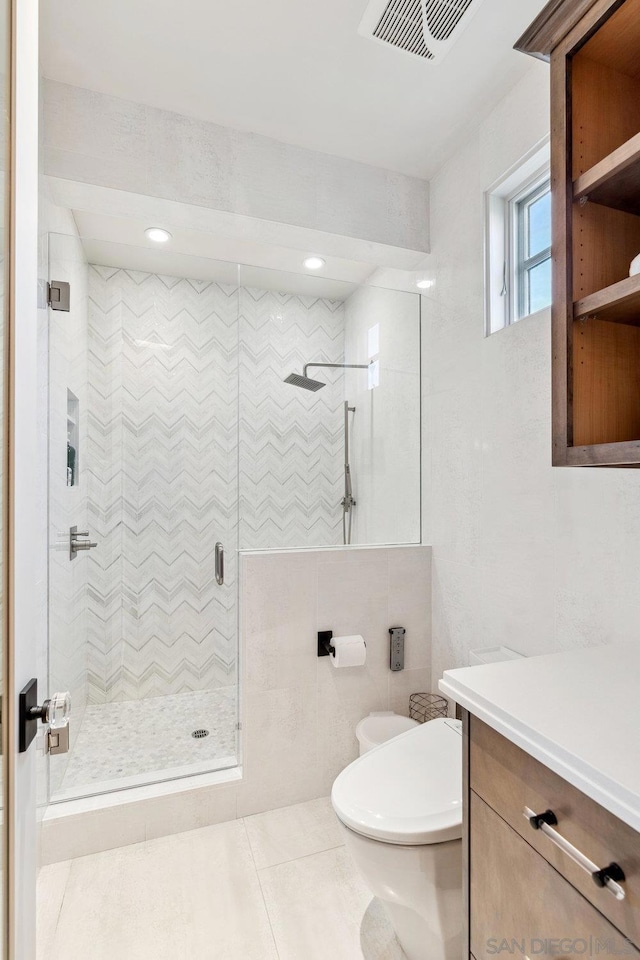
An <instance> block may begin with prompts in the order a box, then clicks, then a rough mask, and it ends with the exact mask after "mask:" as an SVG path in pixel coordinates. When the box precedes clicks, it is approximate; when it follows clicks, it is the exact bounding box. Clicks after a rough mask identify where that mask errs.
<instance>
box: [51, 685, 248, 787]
mask: <svg viewBox="0 0 640 960" xmlns="http://www.w3.org/2000/svg"><path fill="white" fill-rule="evenodd" d="M237 719H238V717H237V691H236V688H235V687H234V686H229V687H220V688H218V689H216V690H205V691H202V692H196V693H179V694H174V695H172V696H166V697H151V698H148V699H146V700H125V701H118V702H114V703H100V704H94V705H91V706H89V707H87V708H86V709H85V711H84V715H83V718H82V725H81V727H80V731H79V733H78V737H77V740H76V742H75V744H74V746H73V748H72V750H71V752H70V753H69V755H68V756H59V757H52V758H51V760H52V763H51V786H52V797H53V799H54V800H69V799H74V798H75V797H82V796H88V795H90V794H95V793H104V792H108V791H110V790H114V789H117V788H118V787H120V786H131V785H133V784H138V783H150V782H153V781H154V780H158V779H166V777H167V776H168V775H169V776H176V775H177V774H176V771H178V772H179V773H180V775H182V774H183V773H187V772H189V770H190V769H192V768H193V769H195V770H219V769H224V768H226V767H229V766H233V765H234V764H235V762H236V723H237ZM199 728H204V729H205V730H209V736H207V737H203V738H202V739H195V738H194V737H192V736H191V734H192V732H193V731H194V730H197V729H199Z"/></svg>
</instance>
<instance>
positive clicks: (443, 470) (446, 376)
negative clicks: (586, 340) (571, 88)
mask: <svg viewBox="0 0 640 960" xmlns="http://www.w3.org/2000/svg"><path fill="white" fill-rule="evenodd" d="M548 80H549V76H548V67H547V66H545V65H544V64H539V63H532V66H531V70H530V72H529V73H528V75H527V76H526V77H525V78H524V79H523V80H522V81H521V82H520V83H519V84H518V86H516V87H515V88H514V89H513V90H512V91H511V92H510V93H509V94H508V96H506V97H505V98H504V100H503V101H502V102H501V103H500V104H499V105H498V107H497V108H496V109H495V110H494V111H493V113H492V114H491V115H490V116H489V117H488V119H487V120H486V121H485V122H484V123H482V125H481V126H480V127H479V128H478V129H477V130H476V131H474V132H473V134H472V135H471V136H470V137H469V139H468V141H467V143H466V144H465V146H464V147H463V148H462V149H461V150H460V151H459V152H458V153H456V154H455V156H453V157H452V158H451V160H450V162H449V163H447V164H446V165H445V167H444V168H443V169H442V170H441V172H440V173H439V175H438V176H437V177H436V178H435V180H434V181H433V183H432V237H433V254H432V257H431V261H432V263H431V266H432V267H433V269H434V276H435V277H436V280H437V283H436V286H435V287H434V289H433V291H430V293H433V296H429V297H428V298H427V297H424V298H423V317H424V326H423V334H424V353H423V358H424V377H423V386H424V390H425V403H424V407H425V415H426V422H425V427H424V442H425V484H424V492H425V507H426V516H425V526H424V536H425V541H426V542H431V543H433V661H432V669H433V676H434V682H435V681H436V680H437V678H438V677H439V676H440V675H441V673H442V670H443V669H446V668H448V667H454V666H459V665H465V664H466V663H467V662H468V653H469V650H470V649H473V648H476V647H483V646H494V645H496V644H507V645H508V646H511V647H513V648H514V649H516V650H519V651H520V652H522V653H524V654H529V655H533V654H538V653H545V652H550V651H553V650H558V649H564V648H569V647H575V646H581V645H586V644H596V643H604V642H608V641H613V640H624V639H627V638H628V639H631V638H634V639H637V624H638V620H639V618H640V590H639V589H638V570H639V569H640V474H638V472H637V471H634V470H588V469H576V470H570V469H560V468H552V467H551V423H550V403H551V397H550V392H551V350H550V316H549V311H544V312H542V313H541V314H539V315H537V316H533V317H530V318H527V319H525V320H522V321H520V322H519V323H517V324H516V325H515V326H513V327H510V328H507V329H505V330H503V331H501V332H499V333H497V334H494V335H493V336H491V337H490V338H488V339H485V338H484V337H483V237H482V227H483V191H484V190H485V189H486V188H487V187H488V186H489V185H491V183H492V182H494V181H495V180H496V179H497V178H498V177H499V176H500V175H501V174H502V173H503V172H504V171H506V170H507V169H508V168H509V167H510V166H511V165H512V164H513V163H514V162H516V161H517V160H518V159H519V158H520V157H521V156H523V155H524V154H525V153H526V152H527V151H528V150H529V149H530V148H531V147H532V146H534V144H535V143H536V142H537V141H538V140H540V139H541V138H542V137H544V135H545V134H547V133H548V129H549V115H548Z"/></svg>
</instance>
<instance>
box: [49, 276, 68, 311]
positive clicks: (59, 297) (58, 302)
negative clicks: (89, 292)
mask: <svg viewBox="0 0 640 960" xmlns="http://www.w3.org/2000/svg"><path fill="white" fill-rule="evenodd" d="M47 303H48V304H49V306H50V307H51V309H52V310H63V311H64V312H65V313H69V311H70V310H71V284H69V283H67V281H66V280H52V281H51V283H48V284H47Z"/></svg>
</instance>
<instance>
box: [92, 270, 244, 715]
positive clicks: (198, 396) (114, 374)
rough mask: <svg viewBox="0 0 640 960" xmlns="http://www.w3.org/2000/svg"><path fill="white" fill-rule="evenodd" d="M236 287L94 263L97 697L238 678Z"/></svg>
mask: <svg viewBox="0 0 640 960" xmlns="http://www.w3.org/2000/svg"><path fill="white" fill-rule="evenodd" d="M237 316H238V290H237V288H234V287H225V286H221V285H219V284H214V283H204V282H198V281H195V280H179V279H176V278H170V277H158V276H154V275H151V274H144V273H134V272H131V271H126V270H116V269H112V268H107V267H97V266H91V267H90V269H89V395H88V407H89V420H88V430H87V460H88V462H89V468H88V469H89V495H88V496H89V521H90V529H91V530H92V532H93V533H94V534H95V538H96V539H97V540H98V541H99V543H100V550H96V551H95V552H94V553H93V554H92V555H91V556H90V557H89V558H88V559H89V587H90V589H89V633H88V642H89V655H88V662H89V700H90V702H91V703H100V702H105V701H107V702H109V701H112V700H134V699H139V698H143V697H154V696H161V695H166V694H176V693H182V692H185V691H193V690H206V689H210V688H211V687H217V686H229V685H230V684H233V683H234V682H235V671H236V660H237V656H236V638H235V594H236V588H235V570H234V551H233V549H229V551H228V555H227V556H228V560H227V578H226V583H225V585H224V586H223V587H219V586H218V585H217V584H216V582H215V579H214V577H213V569H214V556H213V554H214V546H215V543H216V540H221V541H223V542H225V543H227V544H229V546H230V547H231V548H232V547H233V546H234V545H235V538H236V533H235V530H236V514H237V493H236V490H237V476H236V471H237V390H238V383H237V350H238V342H237Z"/></svg>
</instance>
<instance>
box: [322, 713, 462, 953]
mask: <svg viewBox="0 0 640 960" xmlns="http://www.w3.org/2000/svg"><path fill="white" fill-rule="evenodd" d="M331 801H332V804H333V809H334V810H335V812H336V815H337V816H338V819H339V820H340V823H341V825H342V829H343V831H344V836H345V840H346V845H347V848H348V849H349V850H350V852H351V855H352V856H353V858H354V860H355V863H356V865H357V867H358V868H359V870H360V873H361V874H362V877H363V879H364V880H365V881H366V883H367V884H368V886H369V888H370V890H371V892H372V893H373V894H374V895H375V896H376V897H378V898H379V899H380V900H381V901H382V902H383V903H384V905H385V907H386V909H387V912H388V914H389V917H390V919H391V922H392V924H393V926H394V928H395V931H396V935H397V937H398V940H399V941H400V945H401V946H402V949H403V950H404V952H405V954H406V955H407V957H408V960H459V957H460V956H461V951H462V725H461V723H460V722H459V721H458V720H447V719H439V720H431V721H430V722H429V723H425V724H422V725H421V726H419V727H417V728H416V729H414V730H409V731H408V732H407V733H403V734H401V735H400V736H397V737H395V738H394V739H393V740H389V741H388V742H387V743H383V744H381V745H380V746H379V747H375V748H374V749H373V750H369V751H368V752H367V753H365V754H364V755H363V756H361V757H359V758H358V759H357V760H354V762H353V763H351V764H350V765H349V766H348V767H346V769H345V770H343V771H342V773H341V774H340V775H339V776H338V778H337V779H336V781H335V783H334V785H333V790H332V792H331Z"/></svg>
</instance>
